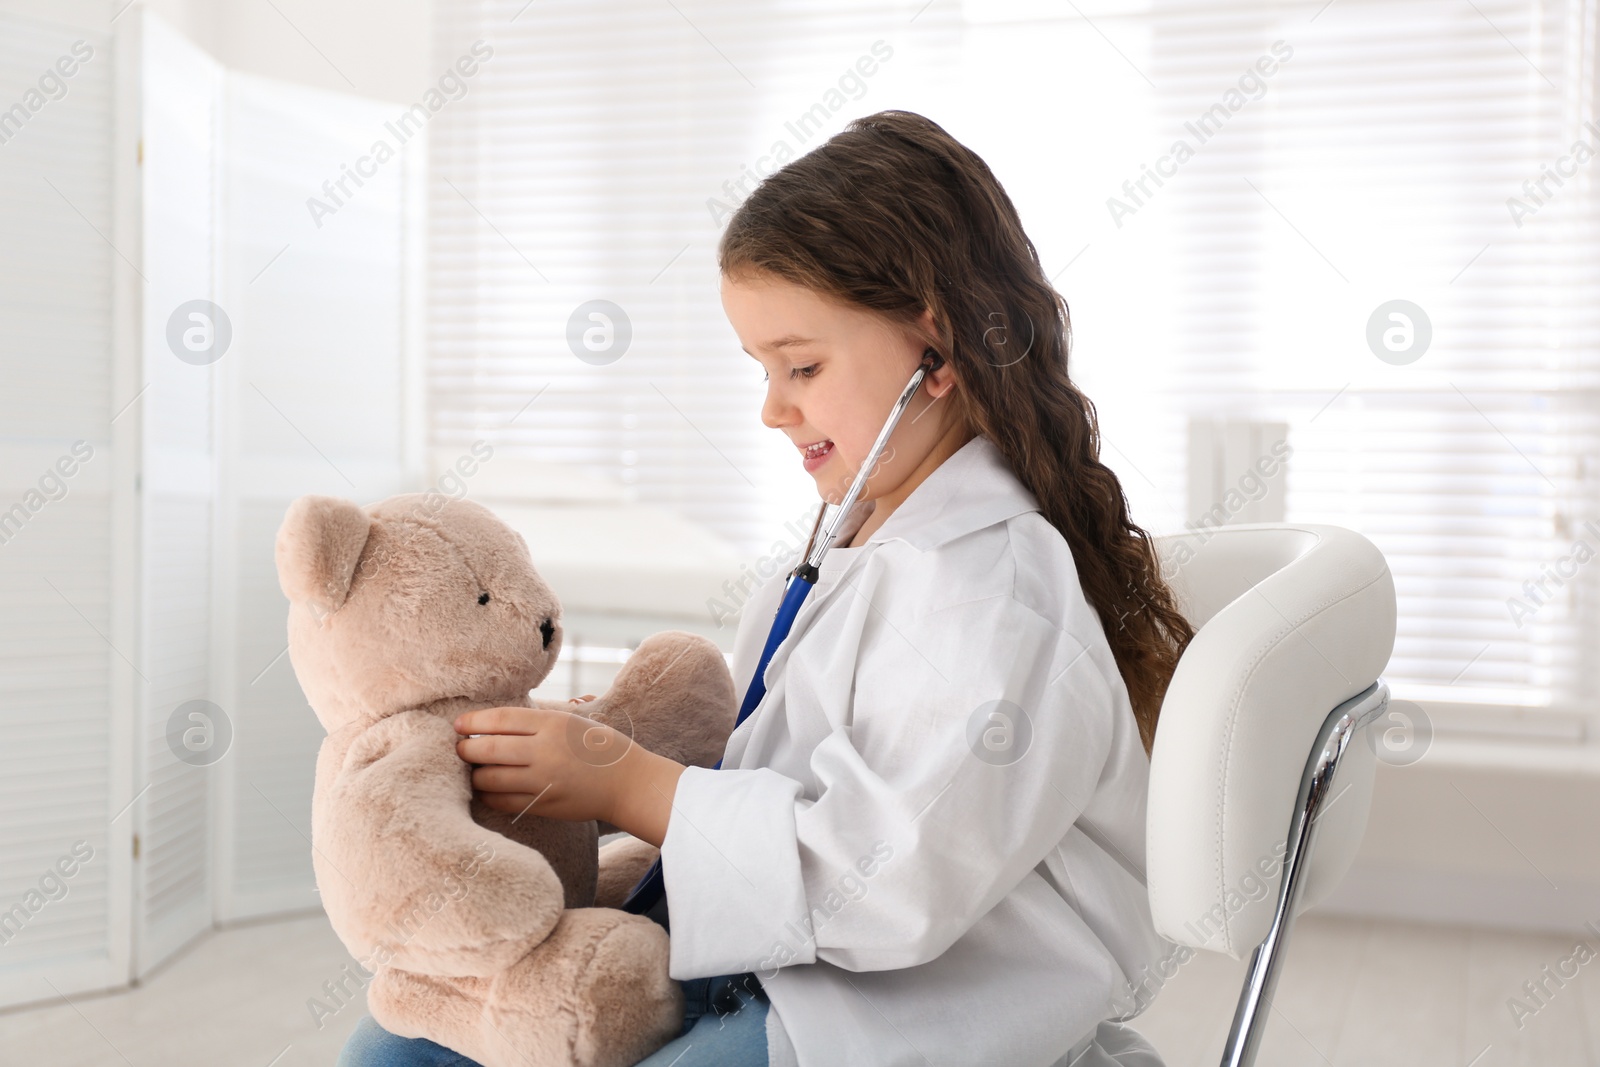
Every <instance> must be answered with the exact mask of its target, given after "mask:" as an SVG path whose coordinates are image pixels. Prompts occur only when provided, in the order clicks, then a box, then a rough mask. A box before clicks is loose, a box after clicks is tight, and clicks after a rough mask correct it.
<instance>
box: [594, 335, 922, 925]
mask: <svg viewBox="0 0 1600 1067" xmlns="http://www.w3.org/2000/svg"><path fill="white" fill-rule="evenodd" d="M943 363H944V360H943V358H941V357H940V356H939V354H938V353H937V352H935V351H934V350H933V349H931V348H930V349H928V350H927V351H925V352H924V353H923V359H922V363H921V365H919V366H918V367H917V369H916V372H915V373H913V374H912V375H911V380H910V381H909V382H907V383H906V387H905V388H904V389H902V390H901V391H900V399H898V400H896V401H895V405H894V410H893V411H891V412H889V418H888V419H887V420H886V421H885V422H884V424H883V429H881V430H879V431H878V438H877V440H875V441H873V442H872V448H871V449H870V450H868V452H867V459H866V462H864V463H862V464H861V469H860V470H858V471H856V476H855V479H854V480H853V481H851V483H850V491H849V492H848V493H846V494H845V497H844V501H843V502H842V503H841V504H840V505H839V507H838V510H836V511H835V512H834V513H833V517H832V518H831V519H830V520H829V521H828V524H827V526H826V528H825V529H824V530H823V531H822V535H821V537H820V538H818V537H817V536H816V535H815V534H813V538H812V545H811V550H810V552H808V553H807V555H806V558H805V561H804V562H803V563H801V564H800V565H799V566H798V567H796V568H795V569H794V570H793V571H791V572H790V573H789V581H788V584H787V585H786V586H785V587H784V591H783V601H782V602H781V603H780V604H779V605H778V613H777V614H776V615H774V616H773V618H772V629H771V630H769V631H768V632H767V643H766V645H765V647H763V648H762V649H761V659H760V660H759V661H758V662H757V663H756V673H755V677H753V678H751V679H750V687H749V688H748V689H746V690H745V694H744V703H742V704H740V705H739V717H738V718H737V719H736V720H735V721H734V724H733V728H734V729H735V730H737V729H738V728H739V726H740V724H742V723H743V722H744V721H745V720H746V719H748V718H749V717H750V713H751V712H753V711H755V710H756V705H757V704H760V703H761V698H762V697H764V696H766V695H767V685H766V679H765V677H764V676H765V675H766V673H767V664H768V663H769V662H771V660H772V654H773V653H774V652H776V651H777V650H778V646H779V645H781V644H783V639H784V638H785V637H788V636H789V630H790V628H791V627H793V626H794V619H795V616H796V615H798V614H799V613H800V605H802V604H804V603H805V600H806V595H807V594H809V593H810V592H811V590H812V589H813V588H814V587H815V586H816V584H817V573H818V571H817V568H818V567H819V566H821V564H822V557H823V556H825V555H827V552H828V549H829V548H831V547H833V541H834V538H835V537H836V536H837V535H838V532H839V525H840V524H841V523H842V522H844V517H845V515H846V514H847V513H848V512H849V511H850V509H851V508H852V507H853V506H854V505H855V502H856V500H857V499H858V498H859V497H860V496H861V490H862V489H863V488H864V487H865V486H866V484H867V478H868V477H869V476H870V475H871V473H872V471H873V469H874V468H876V467H877V465H878V457H879V456H880V455H881V454H882V452H883V448H884V446H885V445H886V444H888V443H889V435H890V434H892V433H894V428H895V426H897V425H898V424H899V422H900V416H901V415H903V414H905V410H906V405H907V404H909V403H911V398H912V397H914V396H916V395H917V389H918V387H919V386H921V385H922V379H923V378H925V377H927V375H928V373H929V372H930V371H934V370H937V369H938V368H939V367H940V366H941V365H942V364H943ZM820 520H821V516H820V514H819V516H818V521H819V522H820ZM721 768H722V761H721V760H720V759H719V760H717V762H716V766H715V767H714V768H713V770H721ZM666 891H667V884H666V880H665V878H664V876H663V875H662V873H661V858H660V857H659V856H658V857H656V860H655V862H654V863H652V864H651V865H650V869H649V870H648V871H646V872H645V876H644V877H643V878H641V879H639V882H638V884H637V885H635V886H634V887H633V890H632V891H631V892H630V893H629V894H628V899H627V900H625V901H624V902H623V904H622V910H623V911H626V912H630V913H632V914H634V915H643V914H644V913H645V912H647V911H649V910H650V909H651V908H653V907H655V906H656V904H658V903H659V902H660V900H661V898H662V896H663V895H664V894H665V893H666Z"/></svg>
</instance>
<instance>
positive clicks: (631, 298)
mask: <svg viewBox="0 0 1600 1067" xmlns="http://www.w3.org/2000/svg"><path fill="white" fill-rule="evenodd" d="M435 18H436V20H437V29H438V32H437V34H436V40H437V42H438V44H437V48H438V52H437V55H436V66H438V67H440V68H441V69H443V67H444V66H445V64H446V63H448V62H453V61H454V59H455V58H456V57H457V56H458V55H459V54H461V53H463V52H464V51H465V50H466V49H467V48H468V47H469V46H470V44H471V43H472V42H473V41H477V40H484V41H487V42H488V43H489V44H490V45H491V46H492V47H493V49H494V57H493V59H491V60H490V61H488V62H487V63H485V64H484V65H483V70H482V72H481V73H480V75H479V78H478V80H477V81H476V82H474V83H473V85H472V87H471V89H470V91H469V92H468V93H467V94H466V95H465V96H463V97H462V98H461V99H460V100H458V101H455V102H453V103H451V104H450V105H449V106H448V108H446V109H444V110H443V111H442V112H441V113H440V115H439V116H438V117H437V118H435V119H434V120H433V126H432V127H431V136H432V147H433V158H432V161H431V164H430V166H431V173H430V180H429V200H430V210H431V221H430V275H429V286H428V288H429V301H430V325H429V329H428V338H427V343H428V352H429V370H428V391H429V400H430V434H431V438H432V441H431V443H432V444H433V445H434V446H435V447H440V446H445V447H456V448H464V447H465V446H466V445H467V444H468V443H469V442H470V441H471V440H472V439H474V438H475V437H478V436H486V437H488V439H490V440H492V441H494V442H495V444H496V447H497V448H499V447H508V448H512V449H521V450H525V451H527V452H530V453H532V454H536V455H539V456H541V457H547V458H548V459H550V460H552V461H558V462H563V463H570V464H573V465H576V466H579V467H581V468H582V469H584V470H586V471H588V472H589V473H590V474H591V475H592V476H593V477H596V478H605V479H610V480H613V481H615V482H619V483H621V484H623V485H626V486H629V487H630V488H631V491H632V492H634V493H636V494H638V496H639V498H641V499H648V500H652V501H655V502H660V503H666V504H670V505H672V506H675V507H678V508H680V509H682V510H683V512H684V513H685V514H687V515H689V516H690V517H691V518H693V519H695V520H697V521H700V522H702V523H704V524H705V525H706V526H707V527H709V528H711V529H714V530H716V531H717V532H719V533H721V534H723V535H724V536H726V537H728V538H729V539H730V540H732V541H734V542H736V543H738V544H740V545H742V546H744V547H745V549H746V550H748V551H750V552H752V553H756V552H761V551H764V550H765V549H766V548H767V546H768V545H769V544H770V542H771V540H772V539H773V537H774V536H778V535H779V531H780V530H781V528H782V525H783V523H784V521H785V520H787V519H789V518H792V517H793V515H795V514H798V513H800V512H801V511H802V509H803V508H804V507H805V506H806V505H807V503H808V501H810V500H812V499H814V490H813V489H812V487H811V483H810V480H809V478H806V477H805V476H804V475H803V474H801V473H800V472H799V468H798V464H796V463H795V462H794V457H793V455H792V453H791V452H790V450H788V449H787V448H786V447H785V445H784V442H783V441H782V440H781V439H780V435H778V434H776V433H774V432H773V431H771V430H768V429H766V428H765V427H763V426H761V424H760V422H759V405H760V402H761V397H762V394H763V390H762V387H761V384H760V373H759V369H758V368H757V367H756V366H755V365H754V363H753V361H751V360H749V358H748V357H746V356H745V355H744V354H743V353H742V352H740V351H739V348H738V341H737V338H736V337H735V335H734V334H733V333H732V330H731V328H730V327H729V326H728V325H727V322H726V320H725V318H724V317H723V315H722V311H721V307H720V304H719V302H718V299H717V294H716V281H717V279H716V273H715V265H714V259H713V255H714V246H715V241H716V238H717V235H718V233H719V232H720V226H721V219H724V218H725V213H724V212H719V211H718V210H717V208H716V204H717V203H718V202H719V201H720V202H721V203H724V204H733V203H736V202H737V200H738V199H739V198H741V196H742V193H741V192H740V189H741V183H743V188H745V189H747V188H748V187H749V185H750V183H751V182H753V180H754V179H756V178H758V177H759V176H760V174H761V173H763V172H764V170H763V168H764V169H765V170H770V169H772V166H774V165H775V162H774V161H775V160H776V159H777V158H778V156H779V155H780V153H779V152H777V151H775V150H776V149H777V147H778V145H779V144H780V143H782V144H784V145H786V146H787V148H788V149H789V150H790V151H791V152H793V153H794V154H798V153H800V152H802V151H805V150H808V149H810V148H811V147H814V146H815V145H816V144H818V143H820V142H821V141H822V140H825V139H826V137H827V136H828V135H830V134H832V133H833V132H836V131H837V130H838V129H840V128H842V126H843V125H844V123H845V122H846V121H847V120H848V119H849V118H851V117H854V116H856V115H861V114H867V113H871V112H873V111H877V110H881V109H884V108H890V107H898V108H906V109H909V110H914V111H919V112H921V113H923V114H926V115H928V116H929V117H931V118H933V119H934V120H935V121H937V122H939V123H940V124H941V125H943V126H945V128H946V129H948V130H949V131H950V132H951V133H952V134H953V135H955V136H956V137H958V138H959V139H961V140H962V141H963V142H964V143H966V144H968V145H969V146H971V147H972V148H973V149H974V150H975V151H977V152H978V153H979V154H980V155H982V156H983V157H984V158H985V160H986V161H987V162H988V163H989V165H990V166H991V168H992V169H994V171H995V173H996V174H997V175H998V177H999V178H1000V180H1001V181H1002V182H1003V183H1004V184H1005V186H1006V188H1007V191H1008V193H1009V194H1010V195H1011V197H1012V199H1013V201H1014V202H1015V203H1016V204H1017V206H1018V210H1019V212H1020V213H1021V215H1022V220H1023V223H1024V226H1025V227H1026V228H1027V230H1028V232H1029V234H1030V236H1031V237H1032V238H1033V240H1034V242H1035V244H1036V245H1037V246H1038V249H1039V252H1040V256H1041V259H1042V261H1043V262H1044V264H1045V270H1046V273H1047V274H1048V275H1049V276H1050V277H1051V278H1052V279H1053V281H1054V283H1055V285H1056V286H1057V288H1058V289H1060V290H1061V291H1062V293H1063V294H1064V296H1065V297H1066V299H1067V302H1068V304H1069V306H1070V307H1071V308H1072V311H1073V327H1074V354H1073V368H1072V370H1073V374H1074V376H1075V378H1076V379H1077V381H1078V382H1079V383H1080V385H1082V387H1083V388H1084V389H1085V391H1086V392H1087V393H1088V395H1089V396H1090V397H1091V398H1092V399H1093V400H1094V401H1095V403H1096V406H1097V409H1098V411H1099V414H1100V420H1101V430H1102V434H1103V458H1104V459H1105V461H1106V462H1107V463H1108V464H1109V465H1110V466H1111V467H1112V468H1113V469H1114V470H1116V471H1117V472H1118V475H1119V477H1120V478H1121V480H1122V482H1123V485H1124V487H1125V490H1126V492H1127V494H1128V497H1129V500H1130V505H1131V507H1132V510H1133V515H1134V518H1135V520H1136V521H1138V522H1139V523H1140V524H1141V525H1143V526H1145V527H1146V528H1147V529H1149V530H1151V531H1152V532H1154V533H1161V532H1165V531H1176V530H1179V529H1181V528H1183V527H1184V526H1185V524H1187V523H1191V522H1196V521H1199V519H1200V514H1197V513H1195V511H1194V510H1193V509H1192V507H1191V505H1190V502H1189V501H1188V500H1187V499H1186V494H1185V489H1186V484H1187V478H1186V464H1187V456H1186V447H1187V441H1188V435H1189V426H1190V424H1191V422H1192V421H1193V420H1199V419H1216V418H1228V419H1239V420H1246V421H1250V422H1257V423H1264V424H1283V425H1285V426H1287V427H1288V432H1287V442H1286V443H1287V445H1288V449H1289V451H1290V453H1291V455H1290V458H1289V460H1288V464H1287V476H1286V483H1285V484H1286V510H1287V518H1288V519H1289V520H1290V521H1315V522H1332V523H1337V524H1339V525H1344V526H1348V527H1351V528H1353V529H1356V530H1358V531H1360V532H1362V533H1363V534H1365V535H1366V536H1368V537H1370V538H1371V539H1372V540H1373V541H1374V542H1375V543H1376V544H1377V545H1378V547H1379V548H1380V549H1382V550H1383V552H1384V553H1385V555H1386V556H1387V558H1388V560H1389V562H1390V565H1391V567H1392V568H1393V571H1394V574H1395V578H1396V587H1397V595H1398V597H1399V612H1400V629H1399V635H1398V638H1397V642H1396V649H1395V655H1394V658H1393V661H1392V662H1391V665H1390V668H1389V670H1388V671H1387V672H1386V677H1387V678H1388V679H1389V680H1390V682H1391V684H1392V685H1393V686H1394V689H1395V692H1396V694H1397V695H1399V696H1409V697H1412V698H1415V699H1438V700H1452V701H1468V702H1471V701H1479V702H1485V703H1491V704H1496V703H1497V704H1509V705H1526V706H1534V707H1557V708H1572V709H1588V708H1590V707H1591V706H1592V698H1590V697H1589V695H1588V694H1591V693H1593V692H1594V691H1595V681H1596V679H1595V677H1594V673H1593V668H1592V667H1591V666H1590V664H1591V663H1592V661H1593V660H1594V658H1595V657H1594V655H1593V651H1594V642H1595V638H1596V634H1597V627H1600V618H1597V617H1596V614H1595V608H1594V604H1595V594H1596V591H1597V590H1596V581H1597V578H1596V575H1597V574H1600V566H1592V567H1586V566H1584V565H1583V564H1581V563H1575V562H1574V557H1575V556H1582V555H1583V549H1582V548H1581V547H1580V544H1587V545H1588V546H1589V548H1590V549H1592V550H1593V554H1600V534H1597V533H1596V532H1595V531H1596V530H1597V529H1600V522H1596V516H1595V514H1594V512H1595V509H1594V506H1593V503H1594V500H1595V492H1594V478H1595V470H1594V460H1593V459H1592V458H1591V457H1593V456H1594V455H1596V454H1597V453H1596V444H1597V437H1600V426H1597V423H1600V403H1597V398H1596V394H1595V389H1596V385H1597V377H1600V375H1597V363H1600V354H1597V350H1596V322H1595V320H1596V309H1597V308H1600V300H1597V299H1596V298H1597V296H1600V292H1597V277H1596V273H1597V264H1596V257H1595V254H1594V252H1595V247H1596V238H1597V236H1600V234H1597V229H1600V228H1597V226H1596V208H1595V201H1594V195H1593V180H1594V179H1593V173H1594V171H1593V167H1594V166H1596V164H1592V163H1589V162H1587V160H1586V159H1580V157H1583V156H1584V154H1585V153H1584V152H1583V151H1580V150H1577V149H1576V148H1575V145H1576V144H1577V143H1578V142H1580V141H1582V142H1585V143H1586V144H1587V145H1588V146H1589V147H1590V149H1600V133H1597V132H1596V131H1595V130H1594V129H1593V128H1591V127H1589V126H1587V125H1586V123H1590V122H1592V121H1594V120H1595V118H1596V115H1597V110H1600V109H1597V107H1596V99H1595V84H1594V75H1593V59H1594V44H1595V25H1594V19H1595V15H1594V11H1593V9H1592V5H1585V4H1583V3H1582V2H1581V0H1570V2H1564V3H1534V2H1529V0H1482V2H1475V3H1473V4H1466V5H1440V4H1435V3H1428V2H1421V0H1384V2H1381V3H1380V2H1377V0H1336V2H1334V3H1331V4H1330V3H1324V2H1322V0H1314V2H1308V3H1216V2H1210V3H1202V2H1190V0H1183V2H1173V0H1143V2H1130V3H1118V2H1104V3H1087V2H1086V3H1082V4H1068V5H1062V4H1059V3H1055V2H1049V3H1046V2H1030V0H990V2H984V3H979V2H976V0H974V2H970V3H964V4H952V3H946V2H936V3H932V4H922V3H908V4H863V5H849V6H846V5H843V4H830V3H806V2H798V0H797V2H787V3H783V4H754V5H749V4H743V5H735V4H732V3H709V2H707V3H678V4H666V5H663V4H659V3H618V4H610V5H605V6H603V7H599V6H594V5H582V4H576V3H565V4H563V3H554V4H540V5H537V6H532V7H528V6H525V5H524V4H523V3H522V0H507V2H504V3H492V2H491V3H485V2H473V3H466V2H464V0H443V2H441V3H440V4H439V5H437V7H436V14H435ZM876 42H882V48H881V49H880V51H884V50H887V51H889V52H890V58H888V59H886V60H883V61H881V62H879V63H878V64H877V70H876V73H875V74H874V75H873V76H871V77H870V78H862V79H858V80H859V81H860V83H861V84H860V86H859V92H857V88H858V87H857V86H856V85H855V83H853V82H851V83H849V84H848V85H847V88H848V89H849V92H840V93H839V94H837V95H836V96H834V97H830V95H829V94H830V91H831V90H835V89H839V88H840V82H839V78H840V75H841V74H842V73H843V72H844V71H846V70H847V69H848V68H849V66H850V64H852V63H853V62H854V61H855V59H856V58H857V57H858V56H860V55H863V54H870V53H871V50H872V48H873V46H874V44H875V43H876ZM834 103H837V105H838V106H837V107H836V108H835V107H834V106H833V104H834ZM819 108H820V111H818V110H817V109H819ZM806 114H813V115H819V116H823V117H825V121H823V122H821V123H819V126H818V128H817V129H816V130H815V131H811V130H807V129H803V128H802V127H799V126H796V125H795V120H796V119H797V118H798V117H799V116H802V115H806ZM802 132H803V133H805V134H806V136H804V137H803V138H802V137H800V136H799V135H798V134H800V133H802ZM1180 145H1182V147H1181V148H1180ZM1589 154H1590V155H1592V151H1591V152H1589ZM1563 161H1565V162H1563ZM1551 175H1554V176H1555V177H1556V178H1559V179H1560V180H1559V181H1557V180H1552V177H1551ZM1513 201H1515V202H1516V203H1513ZM1519 205H1520V206H1519ZM597 299H604V300H609V301H612V302H613V303H615V304H616V305H618V306H620V307H622V308H623V309H624V310H625V311H626V313H627V316H628V319H629V323H630V325H631V339H630V341H629V347H628V348H627V350H626V352H624V353H623V355H622V356H621V357H620V358H618V359H616V360H615V361H614V362H610V363H606V364H603V365H595V364H593V363H591V362H587V361H585V360H584V359H582V358H580V357H579V356H578V355H577V354H576V353H575V351H574V350H573V349H572V348H571V346H570V345H569V344H568V341H567V334H568V320H569V317H570V316H571V315H572V313H573V312H574V311H577V310H579V308H580V306H581V305H583V304H585V303H586V302H588V301H591V300H597ZM1397 301H1403V302H1404V303H1403V304H1396V303H1395V302H1397ZM1396 308H1399V309H1401V311H1400V312H1395V309H1396ZM1406 309H1420V312H1418V311H1415V310H1406ZM1392 313H1403V314H1404V315H1405V316H1406V317H1405V318H1404V319H1394V318H1391V314H1392ZM1408 331H1409V337H1410V344H1411V347H1410V348H1409V350H1406V351H1396V350H1395V349H1393V348H1391V347H1387V345H1390V344H1393V345H1401V347H1402V348H1403V347H1404V345H1402V344H1401V343H1402V342H1405V341H1406V338H1407V335H1408ZM1386 337H1387V339H1388V340H1387V342H1386V341H1385V338H1386ZM1424 339H1425V344H1424V343H1423V340H1424ZM1238 474H1239V475H1241V476H1243V475H1245V474H1246V471H1244V470H1241V471H1239V472H1238ZM1205 510H1207V509H1201V511H1202V512H1204V511H1205ZM1590 522H1595V526H1593V527H1591V526H1589V525H1587V524H1588V523H1590ZM1517 601H1521V603H1522V605H1523V606H1522V608H1519V607H1518V604H1517ZM1529 608H1531V609H1532V610H1531V612H1530V611H1528V610H1527V609H1529Z"/></svg>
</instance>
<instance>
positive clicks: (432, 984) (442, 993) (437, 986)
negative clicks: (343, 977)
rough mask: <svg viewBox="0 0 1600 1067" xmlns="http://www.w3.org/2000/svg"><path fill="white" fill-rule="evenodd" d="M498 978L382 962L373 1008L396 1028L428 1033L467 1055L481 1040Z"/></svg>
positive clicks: (370, 995)
mask: <svg viewBox="0 0 1600 1067" xmlns="http://www.w3.org/2000/svg"><path fill="white" fill-rule="evenodd" d="M493 984H494V979H493V978H474V977H444V976H437V975H431V974H417V973H416V972H414V971H405V970H401V969H400V968H398V967H380V968H378V973H377V974H376V975H374V976H373V979H372V981H371V982H369V983H368V984H367V1011H368V1012H370V1013H371V1014H372V1017H373V1018H374V1019H376V1020H377V1021H378V1025H380V1026H382V1027H383V1028H384V1029H385V1030H387V1031H389V1032H390V1033H391V1034H395V1035H397V1036H399V1037H425V1038H427V1039H428V1040H429V1041H432V1042H435V1043H436V1044H440V1045H444V1046H445V1047H446V1048H450V1049H454V1050H455V1051H457V1052H460V1053H461V1054H462V1055H464V1056H470V1055H471V1053H470V1052H467V1051H466V1050H467V1048H468V1047H469V1046H475V1045H477V1044H478V1042H479V1036H478V1035H479V1025H480V1020H481V1019H482V1017H483V1005H484V1001H485V1000H486V999H487V997H488V995H489V992H490V989H491V987H492V986H493Z"/></svg>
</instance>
